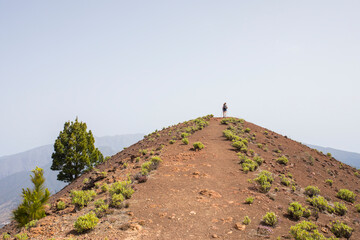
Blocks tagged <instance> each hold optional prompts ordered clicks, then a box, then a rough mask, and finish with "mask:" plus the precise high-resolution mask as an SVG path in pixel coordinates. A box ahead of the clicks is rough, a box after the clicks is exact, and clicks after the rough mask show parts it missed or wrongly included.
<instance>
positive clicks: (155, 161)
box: [141, 156, 162, 175]
mask: <svg viewBox="0 0 360 240" xmlns="http://www.w3.org/2000/svg"><path fill="white" fill-rule="evenodd" d="M160 162H162V160H161V158H160V157H157V156H154V157H152V158H151V159H150V161H147V162H144V163H143V164H142V165H141V174H142V175H148V174H149V172H150V171H151V170H153V169H156V168H157V167H158V165H159V164H160Z"/></svg>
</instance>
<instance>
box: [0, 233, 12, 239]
mask: <svg viewBox="0 0 360 240" xmlns="http://www.w3.org/2000/svg"><path fill="white" fill-rule="evenodd" d="M10 238H11V235H10V234H8V233H3V234H2V239H3V240H8V239H10Z"/></svg>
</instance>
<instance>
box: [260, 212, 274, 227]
mask: <svg viewBox="0 0 360 240" xmlns="http://www.w3.org/2000/svg"><path fill="white" fill-rule="evenodd" d="M262 220H263V222H264V224H265V225H268V226H271V227H273V226H275V225H276V224H277V222H278V220H277V217H276V214H275V213H274V212H267V213H266V214H265V216H264V217H263V219H262Z"/></svg>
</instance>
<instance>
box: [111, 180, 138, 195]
mask: <svg viewBox="0 0 360 240" xmlns="http://www.w3.org/2000/svg"><path fill="white" fill-rule="evenodd" d="M134 192H135V191H134V189H133V188H132V187H131V181H130V180H129V181H122V182H120V181H119V182H115V183H113V184H112V185H111V188H110V190H109V193H110V195H114V194H121V195H123V196H124V197H125V198H127V199H129V198H131V195H132V194H133V193H134Z"/></svg>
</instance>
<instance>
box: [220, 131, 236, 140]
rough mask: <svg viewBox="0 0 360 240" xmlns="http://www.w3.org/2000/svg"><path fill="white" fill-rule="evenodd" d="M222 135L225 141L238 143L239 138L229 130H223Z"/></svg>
mask: <svg viewBox="0 0 360 240" xmlns="http://www.w3.org/2000/svg"><path fill="white" fill-rule="evenodd" d="M223 135H224V137H225V138H226V139H227V140H230V141H239V140H240V137H239V136H237V135H236V134H235V133H234V132H233V131H231V130H224V131H223Z"/></svg>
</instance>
